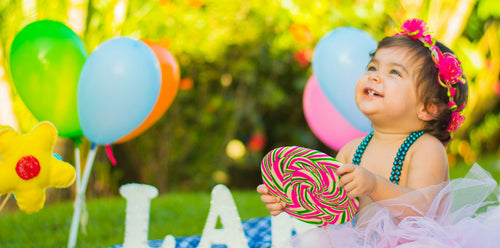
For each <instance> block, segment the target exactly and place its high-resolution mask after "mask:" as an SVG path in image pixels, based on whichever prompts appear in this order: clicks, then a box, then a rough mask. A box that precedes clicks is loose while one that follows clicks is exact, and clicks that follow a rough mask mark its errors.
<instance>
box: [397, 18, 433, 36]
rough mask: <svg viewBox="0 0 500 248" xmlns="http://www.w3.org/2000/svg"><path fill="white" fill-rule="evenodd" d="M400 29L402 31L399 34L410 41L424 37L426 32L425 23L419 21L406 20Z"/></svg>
mask: <svg viewBox="0 0 500 248" xmlns="http://www.w3.org/2000/svg"><path fill="white" fill-rule="evenodd" d="M401 29H402V30H403V31H402V32H401V33H400V34H405V35H408V36H409V37H410V38H412V39H419V38H420V37H424V34H425V33H426V32H427V26H426V23H425V22H424V21H423V20H420V19H410V20H407V21H406V22H405V23H403V25H402V26H401ZM429 38H430V36H429Z"/></svg>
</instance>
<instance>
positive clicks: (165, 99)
mask: <svg viewBox="0 0 500 248" xmlns="http://www.w3.org/2000/svg"><path fill="white" fill-rule="evenodd" d="M142 41H143V42H144V43H146V44H147V45H148V46H149V48H151V50H153V52H154V53H155V55H156V57H157V58H158V61H159V62H160V69H161V87H160V95H159V96H158V100H156V104H155V106H154V107H153V110H152V111H151V113H150V114H149V116H148V117H147V118H146V120H144V121H143V122H142V123H141V125H139V126H138V127H137V128H136V129H135V130H134V131H132V132H131V133H129V134H127V135H126V136H124V137H123V138H121V139H119V140H118V141H116V142H115V143H117V144H119V143H123V142H126V141H129V140H131V139H133V138H135V137H136V136H138V135H139V134H141V133H143V132H144V131H145V130H146V129H148V128H150V127H151V126H152V125H153V124H155V123H156V122H157V121H158V120H159V119H160V118H161V117H162V116H163V114H164V113H165V112H166V111H167V109H168V108H169V107H170V105H171V104H172V102H173V101H174V98H175V96H176V95H177V91H178V89H179V81H180V72H179V65H178V64H177V61H176V60H175V57H174V55H172V53H170V52H169V51H168V50H167V49H166V48H164V47H163V46H161V45H160V44H158V43H155V42H153V41H149V40H142Z"/></svg>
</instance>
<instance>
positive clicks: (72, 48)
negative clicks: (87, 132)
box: [10, 20, 87, 138]
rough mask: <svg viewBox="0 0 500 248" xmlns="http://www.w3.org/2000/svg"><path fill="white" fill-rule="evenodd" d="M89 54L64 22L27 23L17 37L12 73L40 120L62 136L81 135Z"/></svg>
mask: <svg viewBox="0 0 500 248" xmlns="http://www.w3.org/2000/svg"><path fill="white" fill-rule="evenodd" d="M86 57H87V52H86V50H85V46H84V44H83V42H82V40H81V39H80V38H79V37H78V35H76V34H75V33H74V32H73V31H72V30H71V29H70V28H68V27H67V26H66V25H64V24H63V23H61V22H57V21H51V20H42V21H36V22H33V23H30V24H28V25H27V26H26V27H24V28H23V29H22V30H21V31H20V32H19V33H18V34H17V35H16V37H15V38H14V41H13V42H12V47H11V51H10V71H11V74H12V80H13V82H14V85H15V87H16V90H17V92H18V93H19V96H20V97H21V99H22V100H23V102H24V103H25V104H26V106H27V107H28V109H29V110H30V111H31V112H32V113H33V115H34V116H35V117H36V118H37V119H38V120H39V121H50V122H51V123H52V124H54V126H55V127H56V128H57V130H58V134H59V136H61V137H66V138H77V137H80V136H82V129H81V127H80V122H79V120H78V109H77V101H76V96H77V88H78V78H79V76H80V71H81V69H82V67H83V64H84V62H85V59H86Z"/></svg>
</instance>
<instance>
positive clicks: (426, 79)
mask: <svg viewBox="0 0 500 248" xmlns="http://www.w3.org/2000/svg"><path fill="white" fill-rule="evenodd" d="M436 46H437V47H439V49H441V51H442V52H443V53H452V54H454V53H453V51H452V50H451V49H449V48H448V47H446V46H445V45H443V44H442V43H441V42H439V41H436ZM389 47H406V48H409V50H410V51H411V54H412V56H413V57H412V58H411V59H412V61H413V62H419V63H415V64H416V65H418V66H419V67H418V68H417V70H416V71H417V72H418V73H417V78H416V86H417V96H418V98H419V99H420V100H421V101H422V102H423V103H424V106H425V107H426V109H429V107H430V106H431V105H435V106H436V107H437V109H438V111H437V114H436V115H435V116H434V118H433V119H432V120H431V121H427V123H426V125H425V128H424V131H426V132H427V133H429V134H431V135H433V136H435V137H436V138H438V139H439V140H440V141H441V142H443V143H444V144H446V143H448V142H449V141H450V139H451V133H450V132H449V131H448V130H447V129H448V125H449V124H450V121H451V114H452V112H453V111H452V110H451V109H450V107H448V101H449V98H448V95H447V89H446V88H444V87H442V86H441V85H439V83H438V73H439V71H438V69H437V68H436V64H435V63H434V61H433V60H432V56H431V51H430V50H429V48H427V47H425V46H424V43H423V42H421V41H420V40H415V39H412V38H410V37H408V36H406V35H398V36H388V37H385V38H384V39H382V40H381V41H380V42H379V43H378V47H377V50H376V51H375V52H374V53H372V54H371V56H372V57H373V55H375V53H376V52H377V51H378V50H379V49H381V48H389ZM462 76H463V80H464V82H465V83H464V84H462V83H456V84H454V85H453V86H452V87H454V88H455V90H456V95H455V97H454V98H453V99H454V101H455V103H456V104H457V107H458V109H462V106H464V105H465V104H466V102H467V97H468V83H467V79H466V77H465V75H462Z"/></svg>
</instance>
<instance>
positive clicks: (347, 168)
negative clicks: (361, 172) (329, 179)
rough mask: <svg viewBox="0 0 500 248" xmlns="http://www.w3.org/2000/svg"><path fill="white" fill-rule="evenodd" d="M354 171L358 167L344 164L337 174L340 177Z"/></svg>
mask: <svg viewBox="0 0 500 248" xmlns="http://www.w3.org/2000/svg"><path fill="white" fill-rule="evenodd" d="M354 169H356V165H353V164H344V165H342V166H340V167H339V168H338V169H337V171H336V174H337V175H339V176H343V175H344V174H347V173H350V172H353V171H354Z"/></svg>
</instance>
